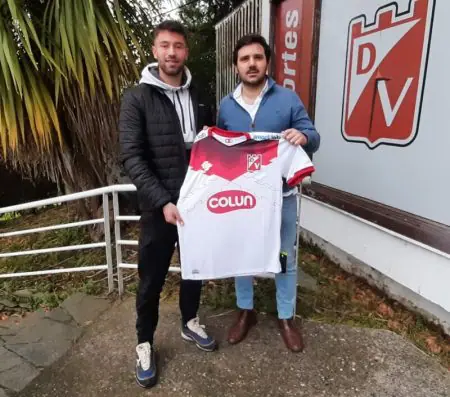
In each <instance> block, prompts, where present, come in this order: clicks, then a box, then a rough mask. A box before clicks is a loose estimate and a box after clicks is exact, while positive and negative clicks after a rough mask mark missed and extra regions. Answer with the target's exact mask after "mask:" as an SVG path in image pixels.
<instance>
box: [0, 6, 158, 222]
mask: <svg viewBox="0 0 450 397" xmlns="http://www.w3.org/2000/svg"><path fill="white" fill-rule="evenodd" d="M159 5H160V0H151V1H150V0H139V1H137V0H46V1H41V0H0V69H1V70H0V153H1V155H0V157H1V158H2V159H3V161H5V162H6V163H7V164H9V165H12V166H13V167H14V168H16V169H19V170H20V172H22V173H23V174H26V175H29V176H31V177H40V176H45V177H47V178H49V179H51V180H53V181H55V182H57V183H61V184H62V185H63V186H64V187H65V188H66V190H69V191H70V190H71V191H81V190H85V189H89V188H93V187H98V186H104V185H106V184H111V183H115V182H116V181H117V177H118V167H117V158H116V157H117V141H118V139H117V117H118V106H119V103H120V95H121V92H122V90H123V88H124V87H125V86H127V85H129V84H132V83H134V82H135V81H136V78H137V77H138V76H139V70H140V68H141V65H142V63H143V62H146V61H147V59H146V58H147V56H148V52H147V51H149V50H150V44H149V43H150V33H151V30H152V25H153V23H154V22H155V20H154V19H153V18H150V15H151V14H152V12H151V11H152V10H155V9H156V7H158V6H159ZM97 208H98V205H96V203H94V202H91V203H90V205H88V206H86V208H85V209H86V210H89V212H90V213H92V211H95V210H96V209H97Z"/></svg>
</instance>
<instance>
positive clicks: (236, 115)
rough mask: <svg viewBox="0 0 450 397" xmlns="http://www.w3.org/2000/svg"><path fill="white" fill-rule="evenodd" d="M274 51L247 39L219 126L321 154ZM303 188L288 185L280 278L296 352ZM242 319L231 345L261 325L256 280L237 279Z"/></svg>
mask: <svg viewBox="0 0 450 397" xmlns="http://www.w3.org/2000/svg"><path fill="white" fill-rule="evenodd" d="M270 55H271V51H270V47H269V46H268V44H267V43H266V41H265V39H264V38H263V37H262V36H260V35H247V36H244V37H242V38H241V39H240V40H239V41H238V43H237V44H236V48H235V50H234V53H233V63H234V65H235V68H236V72H237V73H238V75H239V78H240V80H241V83H240V84H239V85H238V86H237V88H236V89H235V91H234V92H232V93H230V94H229V95H227V96H226V97H225V98H223V100H222V102H221V104H220V108H219V114H218V123H217V124H218V126H219V127H220V128H222V129H225V130H230V131H239V132H247V131H269V132H277V133H281V134H283V136H284V138H285V139H286V140H288V141H289V142H290V143H291V144H293V145H301V146H302V147H303V148H304V149H305V151H306V152H308V153H313V152H315V151H317V150H318V148H319V145H320V136H319V134H318V133H317V131H316V129H315V128H314V125H313V123H312V122H311V120H310V118H309V117H308V114H307V112H306V109H305V107H304V106H303V103H302V101H301V100H300V98H299V97H298V95H297V94H296V93H295V92H294V91H292V90H289V89H287V88H284V87H282V86H280V85H278V84H276V83H275V81H274V80H273V79H272V78H270V77H268V76H267V74H266V73H267V66H268V63H269V60H270ZM296 192H297V188H295V189H292V188H290V187H289V186H288V185H287V184H286V182H285V181H284V183H283V207H282V224H281V250H282V251H283V252H286V253H287V254H288V256H287V266H286V273H280V274H277V275H276V276H275V283H276V288H277V293H276V299H277V310H278V324H279V327H280V331H281V335H282V337H283V340H284V342H285V344H286V346H287V347H288V349H290V350H291V351H294V352H298V351H301V350H303V347H304V344H303V338H302V335H301V333H300V331H299V330H298V329H297V328H296V326H295V324H294V318H295V313H294V307H295V299H296V286H297V264H296V263H295V257H296V256H295V249H294V246H295V243H296V231H297V228H296V219H297V199H296ZM235 287H236V298H237V306H238V308H239V313H238V317H237V320H236V322H235V324H234V325H233V326H232V327H231V329H230V330H229V334H228V341H229V342H230V343H232V344H235V343H239V342H240V341H242V340H243V339H244V338H245V336H246V335H247V332H248V330H249V329H250V327H251V326H253V325H254V324H256V313H255V311H254V309H253V279H252V277H237V278H236V279H235Z"/></svg>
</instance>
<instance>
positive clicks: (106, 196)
mask: <svg viewBox="0 0 450 397" xmlns="http://www.w3.org/2000/svg"><path fill="white" fill-rule="evenodd" d="M307 183H308V182H307ZM136 190H137V189H136V187H135V186H134V185H132V184H123V185H112V186H108V187H104V188H99V189H93V190H89V191H85V192H81V193H74V194H68V195H64V196H59V197H55V198H51V199H45V200H39V201H33V202H30V203H26V204H20V205H14V206H10V207H5V208H0V215H3V214H6V213H12V212H18V211H23V210H29V209H35V208H40V207H46V206H49V205H54V204H62V203H67V202H73V201H76V200H80V199H85V198H90V197H96V196H102V199H103V217H102V218H98V219H91V220H85V221H80V222H72V223H64V224H57V225H53V226H45V227H39V228H33V229H26V230H19V231H13V232H6V233H0V243H1V239H2V238H6V237H14V236H22V235H27V234H33V233H42V232H48V231H54V230H62V229H67V228H75V227H82V226H89V225H94V224H103V226H104V237H105V238H104V241H102V242H99V243H90V244H80V245H69V246H62V247H52V248H43V249H37V250H24V251H16V252H5V253H0V259H1V258H9V257H14V256H22V255H39V254H46V253H53V252H63V251H80V250H87V249H93V248H105V254H106V264H105V265H97V266H81V267H72V268H63V269H48V270H39V271H30V272H16V273H7V274H1V273H0V279H5V278H14V277H26V276H41V275H51V274H60V273H72V272H87V271H92V270H106V272H107V277H108V290H109V292H110V293H111V292H113V291H114V290H115V282H114V281H115V280H114V276H115V275H117V287H118V292H119V296H121V295H122V294H123V292H124V277H123V270H124V269H137V268H138V265H137V264H136V263H124V262H123V252H122V247H124V246H132V247H138V245H139V242H138V240H124V239H122V233H121V222H138V221H139V220H140V216H130V215H121V213H120V206H119V193H128V192H135V191H136ZM110 196H112V204H113V222H114V239H112V238H111V223H110V211H109V209H110V200H111V197H110ZM300 198H301V189H299V193H298V195H297V200H298V201H297V202H298V212H297V242H296V262H297V263H298V249H297V247H298V244H299V235H300V233H299V232H300V219H299V218H300ZM112 240H114V242H113V241H112ZM113 245H114V246H115V254H116V255H115V261H114V260H113V255H112V250H113ZM174 248H175V247H174ZM169 271H170V272H176V273H180V272H181V267H180V266H179V265H178V266H170V267H169Z"/></svg>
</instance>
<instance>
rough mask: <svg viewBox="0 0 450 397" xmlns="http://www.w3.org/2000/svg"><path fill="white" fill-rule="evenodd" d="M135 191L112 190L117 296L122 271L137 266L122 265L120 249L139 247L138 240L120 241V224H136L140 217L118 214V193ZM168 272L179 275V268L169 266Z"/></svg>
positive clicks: (121, 187) (125, 188) (128, 187)
mask: <svg viewBox="0 0 450 397" xmlns="http://www.w3.org/2000/svg"><path fill="white" fill-rule="evenodd" d="M134 191H136V186H134V185H116V186H114V189H113V190H112V196H113V213H114V236H115V246H116V270H117V284H118V290H119V296H121V295H122V294H123V289H124V279H123V269H137V267H138V265H137V264H136V263H124V262H123V259H122V247H124V246H135V247H137V246H138V245H139V242H138V240H122V234H121V228H120V225H121V222H122V221H128V222H130V221H131V222H138V221H139V220H140V219H141V217H140V216H127V215H121V214H120V208H119V193H120V192H134ZM169 272H176V273H180V272H181V268H180V267H179V266H170V267H169Z"/></svg>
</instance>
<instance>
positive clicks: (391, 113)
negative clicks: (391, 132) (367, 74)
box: [377, 77, 414, 127]
mask: <svg viewBox="0 0 450 397" xmlns="http://www.w3.org/2000/svg"><path fill="white" fill-rule="evenodd" d="M413 80H414V78H413V77H408V78H407V80H406V83H405V85H404V86H403V89H402V92H401V93H400V96H399V97H398V99H397V103H396V104H395V106H394V108H392V107H391V101H390V100H389V94H388V92H387V87H386V80H378V81H377V83H378V92H379V94H380V100H381V107H382V108H383V113H384V118H385V119H386V125H387V126H388V127H390V126H391V125H392V123H393V122H394V119H395V116H396V115H397V112H398V110H399V109H400V106H401V104H402V102H403V100H404V99H405V96H406V94H407V92H408V90H409V87H410V86H411V83H412V81H413Z"/></svg>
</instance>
